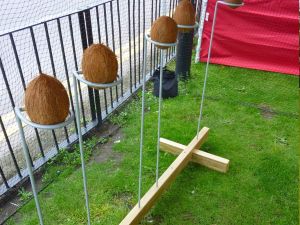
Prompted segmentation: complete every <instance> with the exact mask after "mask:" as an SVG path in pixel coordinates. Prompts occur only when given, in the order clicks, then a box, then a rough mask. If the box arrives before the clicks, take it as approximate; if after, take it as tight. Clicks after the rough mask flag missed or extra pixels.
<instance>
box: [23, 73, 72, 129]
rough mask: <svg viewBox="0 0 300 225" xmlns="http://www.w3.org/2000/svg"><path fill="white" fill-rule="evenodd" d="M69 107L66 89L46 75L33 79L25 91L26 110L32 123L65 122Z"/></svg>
mask: <svg viewBox="0 0 300 225" xmlns="http://www.w3.org/2000/svg"><path fill="white" fill-rule="evenodd" d="M69 106H70V103H69V98H68V94H67V91H66V89H65V87H64V86H63V85H62V83H60V81H59V80H57V79H56V78H54V77H51V76H48V75H46V74H40V75H39V76H38V77H36V78H35V79H33V80H32V81H31V82H30V83H29V85H28V87H27V89H26V91H25V109H26V111H27V114H28V116H29V118H30V119H31V121H32V122H35V123H38V124H43V125H51V124H57V123H61V122H64V121H65V119H66V118H67V116H68V113H69Z"/></svg>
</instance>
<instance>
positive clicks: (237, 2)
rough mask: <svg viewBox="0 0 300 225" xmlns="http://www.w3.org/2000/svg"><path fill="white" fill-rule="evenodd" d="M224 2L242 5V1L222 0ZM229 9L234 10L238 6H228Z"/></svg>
mask: <svg viewBox="0 0 300 225" xmlns="http://www.w3.org/2000/svg"><path fill="white" fill-rule="evenodd" d="M224 2H227V3H233V4H242V3H243V0H224ZM229 7H230V8H232V9H236V8H238V7H239V6H229Z"/></svg>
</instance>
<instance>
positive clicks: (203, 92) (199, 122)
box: [197, 1, 219, 138]
mask: <svg viewBox="0 0 300 225" xmlns="http://www.w3.org/2000/svg"><path fill="white" fill-rule="evenodd" d="M218 3H219V1H217V3H216V6H215V13H214V19H213V25H212V30H211V35H210V41H209V49H208V56H207V62H206V69H205V77H204V85H203V90H202V99H201V104H200V114H199V119H198V128H197V138H198V134H199V131H200V125H201V119H202V110H203V102H204V97H205V90H206V82H207V76H208V66H209V62H210V55H211V49H212V43H213V38H214V32H215V24H216V18H217V10H218Z"/></svg>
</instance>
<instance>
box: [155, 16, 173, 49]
mask: <svg viewBox="0 0 300 225" xmlns="http://www.w3.org/2000/svg"><path fill="white" fill-rule="evenodd" d="M177 31H178V28H177V24H176V22H175V21H174V20H173V19H172V18H170V17H168V16H161V17H159V18H158V19H157V20H155V21H154V23H153V25H152V27H151V33H150V36H151V39H152V40H153V41H157V42H161V43H175V42H176V39H177ZM156 47H157V48H161V49H167V48H168V47H163V46H156Z"/></svg>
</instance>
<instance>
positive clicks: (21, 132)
mask: <svg viewBox="0 0 300 225" xmlns="http://www.w3.org/2000/svg"><path fill="white" fill-rule="evenodd" d="M16 119H17V123H18V127H19V132H20V136H21V141H22V146H23V151H24V155H25V160H26V165H27V169H28V174H29V178H30V183H31V188H32V193H33V197H34V201H35V207H36V210H37V213H38V217H39V221H40V224H41V225H43V224H44V222H43V215H42V212H41V207H40V203H39V199H38V195H37V191H36V186H35V180H34V176H33V170H32V165H31V159H30V155H29V150H28V146H27V144H26V140H25V135H24V130H23V127H22V123H21V120H20V118H19V117H18V115H17V114H16Z"/></svg>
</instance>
